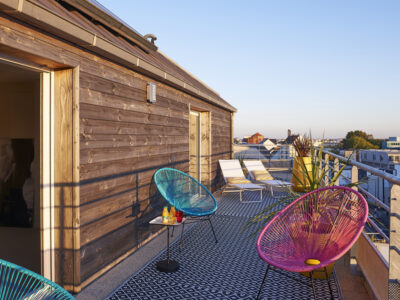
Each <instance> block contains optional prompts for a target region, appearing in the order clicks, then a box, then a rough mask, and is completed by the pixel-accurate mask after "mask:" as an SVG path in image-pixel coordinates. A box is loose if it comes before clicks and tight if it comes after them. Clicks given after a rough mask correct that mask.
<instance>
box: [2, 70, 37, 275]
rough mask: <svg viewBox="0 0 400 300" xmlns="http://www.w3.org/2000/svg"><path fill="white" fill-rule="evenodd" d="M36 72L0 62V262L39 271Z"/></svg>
mask: <svg viewBox="0 0 400 300" xmlns="http://www.w3.org/2000/svg"><path fill="white" fill-rule="evenodd" d="M40 84H41V81H40V72H34V71H31V70H28V69H23V68H20V67H18V66H16V65H12V64H6V63H2V62H0V95H1V96H0V258H2V259H5V260H8V261H11V262H13V263H16V264H18V265H22V266H24V267H26V268H28V269H30V270H32V271H35V272H37V273H41V237H40V223H41V222H40V176H41V175H40V136H41V135H40Z"/></svg>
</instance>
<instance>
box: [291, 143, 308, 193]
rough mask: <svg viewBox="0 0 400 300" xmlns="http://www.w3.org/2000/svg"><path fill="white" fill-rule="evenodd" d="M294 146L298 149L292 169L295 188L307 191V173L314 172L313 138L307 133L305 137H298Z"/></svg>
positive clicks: (299, 190) (298, 190)
mask: <svg viewBox="0 0 400 300" xmlns="http://www.w3.org/2000/svg"><path fill="white" fill-rule="evenodd" d="M293 146H294V149H295V150H296V156H295V157H294V160H293V171H292V184H293V190H294V191H296V192H305V191H306V190H307V189H308V186H309V182H308V180H307V176H306V174H308V175H309V174H310V173H311V172H312V163H311V157H310V150H311V140H310V139H309V138H308V137H307V136H306V135H305V136H304V137H303V138H301V137H299V138H297V139H296V140H295V141H294V143H293ZM303 168H304V169H305V170H303Z"/></svg>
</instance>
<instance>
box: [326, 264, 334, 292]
mask: <svg viewBox="0 0 400 300" xmlns="http://www.w3.org/2000/svg"><path fill="white" fill-rule="evenodd" d="M324 270H325V276H326V280H327V281H328V286H329V292H330V294H331V299H334V298H333V292H332V287H331V283H330V281H329V276H328V270H327V269H326V267H324Z"/></svg>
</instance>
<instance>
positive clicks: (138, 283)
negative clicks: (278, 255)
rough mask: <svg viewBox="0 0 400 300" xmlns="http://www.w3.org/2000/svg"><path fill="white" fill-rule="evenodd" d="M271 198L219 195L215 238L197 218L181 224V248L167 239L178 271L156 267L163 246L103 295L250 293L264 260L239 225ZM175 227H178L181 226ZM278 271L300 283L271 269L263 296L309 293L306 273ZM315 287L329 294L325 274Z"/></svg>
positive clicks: (335, 286)
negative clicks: (243, 199)
mask: <svg viewBox="0 0 400 300" xmlns="http://www.w3.org/2000/svg"><path fill="white" fill-rule="evenodd" d="M255 194H256V195H255ZM244 196H245V197H247V198H252V197H256V198H257V197H259V194H258V193H251V192H246V193H245V194H244ZM255 200H256V199H255ZM270 201H273V200H272V199H271V198H269V197H268V196H267V195H265V197H264V201H263V202H262V203H240V201H239V196H238V195H236V194H229V195H228V196H225V197H223V198H222V199H221V200H220V201H219V208H218V210H217V213H216V214H215V215H214V216H213V218H212V222H213V225H214V228H215V230H216V234H217V237H218V243H217V244H216V243H215V240H214V237H213V235H212V232H211V228H210V226H209V224H208V222H201V223H196V224H194V225H193V226H192V227H190V229H189V230H187V231H186V230H185V231H186V232H185V234H184V238H183V245H184V247H183V250H182V251H179V241H176V242H175V243H173V244H172V245H171V259H175V260H177V261H178V262H179V264H180V269H179V271H177V272H175V273H169V274H166V273H161V272H159V271H158V270H157V269H156V263H157V261H159V260H160V259H164V258H165V257H166V250H164V251H162V252H161V253H160V254H159V255H157V256H156V257H154V258H153V259H152V260H151V261H150V262H149V263H148V264H147V265H145V266H144V267H143V268H142V269H140V270H139V271H138V272H136V273H135V274H133V275H132V276H131V277H130V278H128V279H127V280H126V281H125V282H124V283H123V284H122V285H121V286H119V287H118V288H117V289H116V290H115V291H114V292H113V293H112V294H111V295H110V296H109V297H108V298H107V299H112V300H114V299H149V300H153V299H154V300H155V299H163V300H165V299H196V300H201V299H255V297H256V295H257V293H258V289H259V287H260V284H261V281H262V279H263V276H264V273H265V270H266V264H265V263H264V262H263V261H262V260H261V259H260V258H259V257H258V255H257V251H256V237H252V238H249V234H248V233H241V228H242V227H243V226H244V225H245V224H246V222H247V221H248V220H249V218H250V217H251V216H254V215H255V214H256V213H257V212H258V211H259V210H260V209H261V208H262V207H265V206H266V205H267V204H268V203H270ZM177 231H178V232H179V233H180V229H179V230H177ZM283 273H286V275H289V276H291V277H292V278H293V277H294V278H296V279H297V280H300V281H302V282H304V284H302V283H299V282H298V281H296V280H294V279H291V278H289V277H287V276H285V275H284V274H280V273H277V272H271V271H270V272H269V273H268V277H267V280H266V283H265V285H264V288H263V291H262V299H312V298H313V296H312V289H311V287H309V284H310V280H309V279H308V278H306V277H303V276H301V275H300V274H296V273H290V272H283ZM330 282H331V287H332V289H333V294H334V297H335V299H342V296H341V292H340V288H339V286H338V283H337V279H336V276H335V274H333V275H332V276H331V279H330ZM316 290H317V297H318V299H329V298H330V292H329V288H328V285H327V281H326V280H316Z"/></svg>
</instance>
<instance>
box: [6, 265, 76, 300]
mask: <svg viewBox="0 0 400 300" xmlns="http://www.w3.org/2000/svg"><path fill="white" fill-rule="evenodd" d="M0 299H2V300H15V299H29V300H36V299H37V300H39V299H40V300H42V299H60V300H73V299H74V297H72V296H71V295H70V294H69V293H68V292H67V291H66V290H64V289H63V288H62V287H61V286H59V285H58V284H56V283H54V282H52V281H50V280H48V279H46V278H44V277H43V276H41V275H39V274H36V273H35V272H32V271H30V270H28V269H25V268H23V267H21V266H18V265H16V264H13V263H10V262H8V261H5V260H2V259H0Z"/></svg>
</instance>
